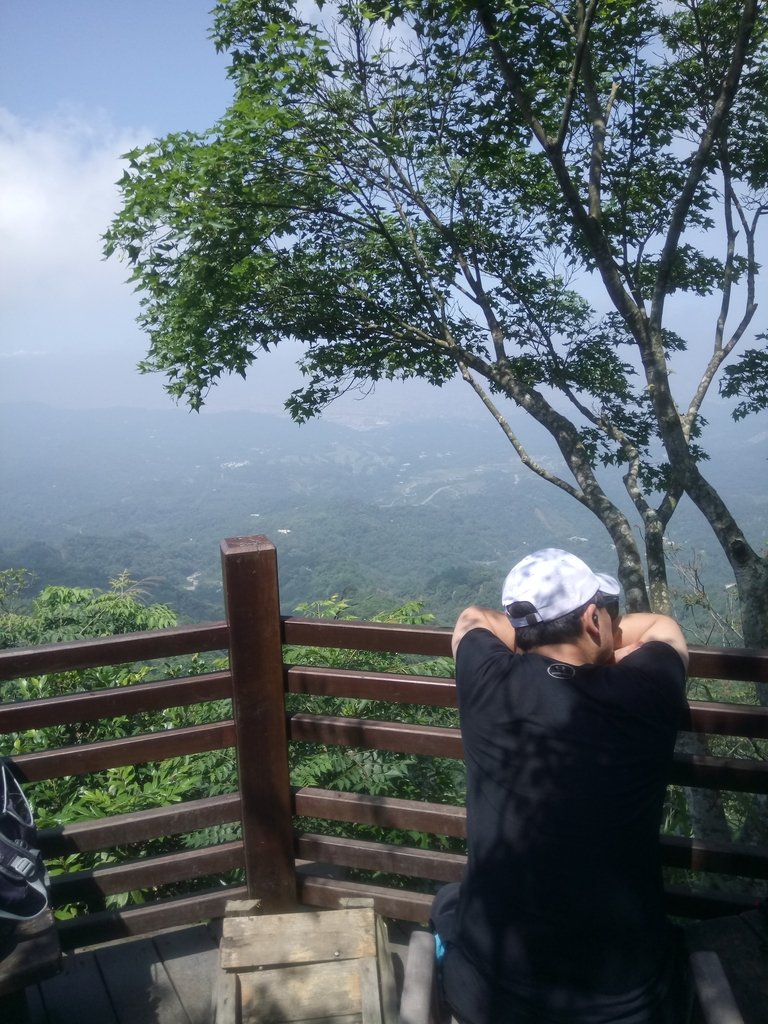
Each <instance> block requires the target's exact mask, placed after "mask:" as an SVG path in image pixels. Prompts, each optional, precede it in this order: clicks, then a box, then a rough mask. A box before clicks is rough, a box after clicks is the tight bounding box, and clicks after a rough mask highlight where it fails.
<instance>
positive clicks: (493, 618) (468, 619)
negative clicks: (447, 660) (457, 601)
mask: <svg viewBox="0 0 768 1024" xmlns="http://www.w3.org/2000/svg"><path fill="white" fill-rule="evenodd" d="M470 629H487V630H490V632H491V633H493V634H494V636H497V637H498V638H499V640H501V642H502V643H504V644H506V645H507V647H509V649H510V650H511V651H514V649H515V627H514V626H513V625H512V623H511V622H510V621H509V619H508V618H507V616H506V614H505V613H504V612H497V611H494V609H492V608H480V607H479V606H477V605H472V606H471V607H470V608H465V609H464V611H463V612H462V613H461V615H460V616H459V617H458V619H457V620H456V625H455V627H454V630H453V637H452V639H451V649H452V651H453V656H454V658H455V657H456V648H457V647H458V646H459V641H460V640H461V638H462V637H463V636H464V634H465V633H468V632H469V631H470Z"/></svg>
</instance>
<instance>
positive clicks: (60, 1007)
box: [0, 921, 415, 1024]
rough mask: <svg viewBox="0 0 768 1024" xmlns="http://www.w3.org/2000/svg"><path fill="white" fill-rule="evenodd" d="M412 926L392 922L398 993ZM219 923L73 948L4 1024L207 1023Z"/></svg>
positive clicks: (4, 1012)
mask: <svg viewBox="0 0 768 1024" xmlns="http://www.w3.org/2000/svg"><path fill="white" fill-rule="evenodd" d="M414 927H415V926H414V925H411V924H409V923H408V922H404V921H394V922H390V923H389V925H388V934H389V941H390V950H391V952H392V963H393V968H394V972H395V979H396V982H397V984H398V988H400V987H401V986H402V979H403V973H404V968H405V960H406V956H407V951H408V940H409V938H410V933H411V931H412V930H413V928H414ZM220 930H221V929H220V922H211V924H209V925H196V926H194V927H191V928H179V929H174V930H171V931H166V932H160V933H157V934H155V935H151V936H144V937H142V938H137V939H127V940H122V941H120V942H115V943H110V944H108V945H104V946H98V947H95V948H93V949H84V950H78V951H76V952H74V953H70V954H67V955H65V956H64V959H63V970H62V972H61V973H60V974H58V975H56V976H55V977H53V978H49V979H47V980H46V981H43V982H40V983H39V984H37V985H31V986H29V987H28V988H27V989H26V993H24V992H21V993H17V994H16V995H15V996H12V997H5V998H4V999H0V1022H2V1024H213V1021H214V1007H215V1004H216V978H217V972H218V958H219V950H218V944H219V934H220Z"/></svg>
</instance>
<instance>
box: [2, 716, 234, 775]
mask: <svg viewBox="0 0 768 1024" xmlns="http://www.w3.org/2000/svg"><path fill="white" fill-rule="evenodd" d="M234 745H235V726H234V723H233V722H213V723H210V724H208V725H192V726H188V727H186V728H182V729H168V730H165V731H162V732H153V733H145V734H144V735H143V736H132V737H130V738H128V739H122V740H109V742H103V743H82V744H80V745H79V746H78V745H75V746H72V747H62V748H59V749H58V750H43V751H40V752H39V753H36V754H19V755H18V757H14V759H13V761H14V764H15V765H16V766H17V767H18V768H19V770H20V771H21V773H22V775H23V776H24V778H25V779H26V780H27V782H38V781H39V780H40V779H53V778H59V777H60V776H62V775H85V774H86V773H88V772H98V771H102V770H103V769H105V768H117V767H119V766H121V765H126V764H143V763H145V762H146V761H162V760H164V759H165V758H169V757H182V756H185V755H187V754H200V753H204V752H206V751H208V750H221V749H223V748H224V747H233V746H234Z"/></svg>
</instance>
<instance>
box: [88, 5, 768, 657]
mask: <svg viewBox="0 0 768 1024" xmlns="http://www.w3.org/2000/svg"><path fill="white" fill-rule="evenodd" d="M760 8H761V4H760V2H759V0H677V2H673V3H666V2H664V3H661V2H655V0H603V2H602V3H598V2H597V0H575V2H574V0H546V2H541V3H511V2H507V3H497V2H475V3H472V2H468V0H450V2H448V3H434V2H432V0H393V2H387V0H368V2H363V0H343V2H338V3H334V4H330V3H329V4H325V3H323V2H322V0H317V2H316V4H315V5H313V4H311V3H308V2H307V3H302V4H293V3H290V2H288V0H270V2H266V3H265V2H263V0H259V2H257V0H220V2H219V3H218V4H217V6H216V8H215V11H214V28H213V37H214V40H215V43H216V45H217V47H219V48H220V49H224V50H227V51H228V52H229V54H230V55H231V75H232V78H233V80H234V83H235V97H234V101H233V103H232V105H231V106H230V108H229V109H228V110H227V111H226V112H225V113H224V114H223V116H222V118H221V119H220V120H219V121H218V122H217V123H216V124H215V125H213V126H212V127H211V129H210V130H209V131H207V132H205V133H202V134H192V133H179V134H173V135H169V136H167V137H166V138H164V139H161V140H157V141H155V142H153V143H151V144H150V145H148V146H147V147H145V148H143V149H139V150H135V151H133V152H132V153H130V154H128V155H127V159H128V167H127V169H126V171H125V173H124V175H123V178H122V179H121V182H120V187H121V189H122V193H123V206H122V210H121V212H120V213H119V214H118V216H117V217H116V219H115V221H114V222H113V224H112V226H111V228H110V230H109V231H108V233H107V235H106V252H107V253H108V254H111V253H114V252H116V251H117V252H119V253H120V254H121V255H122V256H123V257H124V258H126V259H127V260H128V261H129V262H130V264H131V265H132V267H133V272H132V279H133V281H134V282H135V284H136V287H137V288H138V289H139V290H140V292H141V294H142V300H141V301H142V313H141V318H140V321H141V323H142V326H143V327H144V329H145V330H146V331H147V332H148V335H149V338H150V347H149V352H148V356H147V359H146V360H145V362H144V363H143V364H142V367H143V369H145V370H159V371H162V372H163V373H165V374H166V375H167V377H168V385H167V387H168V390H169V392H170V393H171V394H172V395H173V396H175V397H176V398H179V399H184V400H186V401H188V402H189V404H190V405H191V406H192V407H193V408H199V407H200V405H201V404H202V403H203V402H204V400H205V396H206V393H207V391H208V389H209V388H210V387H211V386H212V385H214V384H215V383H216V381H217V380H218V379H219V378H220V377H221V376H222V375H224V374H229V373H237V374H240V375H242V376H245V375H246V373H247V372H248V371H249V370H250V369H251V367H252V364H254V362H255V361H256V359H257V357H258V356H260V355H263V354H264V353H267V352H269V351H270V350H271V349H273V348H275V347H276V346H278V345H280V344H281V343H282V342H283V341H284V340H286V339H293V340H298V341H299V342H301V343H303V346H304V347H303V355H302V357H301V367H302V371H303V373H304V375H305V382H304V386H303V387H301V388H299V389H298V390H296V391H295V392H294V393H293V394H292V395H291V396H290V397H289V398H288V401H287V406H288V408H289V410H290V412H291V414H292V416H293V417H294V418H295V419H296V420H297V421H302V420H305V419H307V418H308V417H311V416H314V415H316V414H318V413H319V412H320V411H321V410H322V409H323V408H324V407H325V406H326V405H327V404H328V403H329V402H330V401H332V400H333V398H334V397H336V396H337V395H338V394H339V393H340V392H341V391H344V390H346V389H348V388H350V387H355V386H370V383H371V382H376V381H378V380H381V379H387V378H408V377H418V378H422V379H424V380H426V381H429V382H430V383H432V384H434V385H438V386H439V385H442V384H444V383H445V382H446V381H448V380H449V379H451V378H453V377H460V378H462V379H463V380H464V381H466V383H467V384H468V386H470V387H471V388H473V389H474V391H475V392H476V393H477V395H478V397H479V400H480V401H481V402H483V403H484V405H485V406H486V408H487V409H488V411H489V412H490V414H491V416H492V417H493V418H494V419H495V421H496V422H497V423H498V425H499V426H500V427H501V429H502V430H503V431H504V433H505V434H506V436H507V437H508V439H509V441H510V442H511V444H512V445H513V447H514V449H515V451H516V452H517V454H518V456H519V457H520V459H521V460H522V461H523V463H524V464H525V465H527V466H529V467H530V468H531V469H532V470H534V471H535V472H537V473H538V474H539V475H540V476H542V477H543V478H545V479H547V480H549V481H550V482H552V483H553V484H554V485H556V486H558V487H559V488H561V489H562V490H564V491H566V492H567V493H569V494H571V495H572V496H573V497H574V498H575V499H576V500H577V501H579V502H581V503H582V504H583V505H585V506H586V507H587V508H589V509H590V510H591V511H592V512H593V513H594V514H595V515H596V516H598V517H599V519H600V520H601V522H602V523H603V524H604V526H605V527H606V529H607V530H608V532H609V534H610V536H611V539H612V540H613V543H614V544H615V545H616V548H617V553H618V560H619V574H620V576H621V579H622V583H623V585H624V588H625V592H626V594H627V599H628V605H629V607H630V608H642V607H648V606H649V604H652V605H653V606H655V607H657V608H661V609H665V608H667V607H668V588H667V585H666V571H665V560H664V549H663V540H664V532H665V529H666V526H667V524H668V522H669V519H670V517H671V516H672V514H673V512H674V509H675V507H676V505H677V503H678V501H679V499H680V497H681V496H682V494H683V493H684V492H687V493H688V494H689V495H690V497H691V498H692V499H693V501H694V502H695V503H696V504H697V506H698V507H699V508H700V509H701V511H702V512H703V514H704V515H705V516H706V518H707V520H708V521H709V523H710V525H711V526H712V529H713V530H714V532H715V535H716V537H717V539H718V542H719V543H720V544H721V546H722V548H723V550H724V552H725V554H726V556H727V557H728V560H729V562H730V564H731V566H732V568H733V570H734V573H735V576H736V581H737V584H738V587H739V594H740V598H741V605H742V616H743V620H744V630H745V637H746V639H747V642H748V643H750V644H754V645H768V596H767V595H768V562H767V561H766V558H765V556H764V555H762V554H761V553H760V552H758V551H756V550H754V548H753V547H752V545H751V544H750V543H749V541H748V540H747V538H746V537H745V536H744V534H743V531H742V530H741V529H740V528H739V525H738V523H737V522H736V521H735V519H734V517H733V516H732V515H731V513H730V511H729V510H728V508H727V506H726V504H725V502H724V501H723V499H722V497H721V496H720V495H719V494H718V493H717V492H716V491H715V490H714V488H713V487H712V486H711V485H710V484H709V483H708V481H707V479H706V477H705V476H704V474H703V473H702V468H701V463H702V460H703V459H704V458H705V453H704V451H703V449H702V447H701V444H700V438H701V432H702V428H703V427H704V425H705V420H704V419H703V417H702V406H703V403H704V400H705V398H706V397H707V395H708V394H709V393H710V392H711V391H712V390H713V388H716V387H717V382H718V381H719V382H720V387H721V390H722V392H723V394H724V395H726V396H733V397H737V398H739V399H740V401H739V403H738V404H737V405H736V414H737V415H738V416H744V415H747V414H750V413H753V412H755V411H759V410H760V409H763V408H764V407H765V405H766V399H767V398H768V386H767V385H766V368H767V367H766V364H767V362H768V355H766V349H765V341H766V333H765V331H763V332H762V333H759V330H760V327H761V326H763V327H764V322H763V324H762V325H761V324H756V323H755V315H756V310H757V301H756V293H757V281H758V274H759V266H758V262H757V257H756V245H757V241H758V231H759V229H760V227H761V225H762V219H763V217H764V215H765V213H766V212H768V143H767V142H766V140H767V139H768V64H767V63H766V55H767V53H768V43H767V42H766V22H765V19H764V18H762V19H761V17H760V15H761V13H762V12H761V10H760ZM686 295H687V296H694V297H701V298H702V306H703V307H704V297H707V296H709V297H712V298H714V299H715V300H716V302H715V306H716V307H718V308H716V311H715V313H714V316H713V322H712V324H711V325H710V327H709V337H706V335H705V333H704V331H703V330H702V327H701V323H700V321H699V318H698V317H696V318H695V320H694V321H692V323H691V330H690V332H688V334H687V335H686V336H684V335H683V334H682V333H681V332H680V331H679V330H678V331H677V332H675V331H673V330H672V329H670V327H669V326H668V323H669V321H668V315H667V314H668V308H669V301H668V300H669V299H670V297H676V298H679V297H680V296H686ZM686 350H687V356H686V358H687V359H688V362H687V363H686V365H687V366H688V365H690V364H691V361H692V360H694V361H697V367H698V368H697V369H696V371H695V374H694V375H693V377H691V375H690V373H687V374H686V378H685V380H681V379H680V377H677V378H675V381H674V383H675V388H676V391H674V392H673V379H672V377H671V374H670V366H671V365H673V364H674V361H675V359H676V358H679V357H680V356H681V355H682V354H683V353H684V352H686ZM510 402H511V403H514V405H516V406H518V407H519V408H522V409H523V410H525V411H526V412H527V413H528V414H529V415H530V416H531V417H533V418H534V419H535V420H536V421H537V422H538V423H539V424H540V425H541V426H542V427H543V428H544V429H545V430H546V431H548V432H549V434H550V435H551V437H552V438H553V439H554V441H555V443H556V444H557V447H558V449H559V451H560V453H561V455H562V458H563V461H564V463H565V466H566V471H564V472H563V473H557V472H555V471H554V470H553V469H551V468H550V467H548V466H545V465H543V464H540V463H537V462H536V460H535V459H534V458H533V457H532V456H531V454H530V453H529V451H527V450H526V448H525V446H524V445H523V443H522V442H521V440H520V439H519V438H518V437H517V435H516V434H515V432H514V430H513V428H512V426H511V424H510V420H509V417H508V413H507V412H505V409H507V408H508V403H510ZM605 469H608V470H609V471H612V472H615V473H619V474H621V476H622V479H623V481H624V486H625V488H626V491H627V494H628V495H629V497H630V499H631V501H632V504H633V506H634V508H635V510H636V512H637V514H638V515H639V516H640V519H641V522H642V531H643V543H644V549H645V550H644V554H645V568H644V565H643V559H642V558H641V555H640V551H639V549H638V544H637V540H636V537H635V534H634V532H633V528H632V524H631V522H630V520H629V518H628V516H627V514H626V513H625V512H624V511H622V509H621V508H620V507H619V506H618V505H617V504H616V503H615V502H614V501H613V500H611V498H610V497H609V496H608V494H607V493H606V489H605V485H604V482H603V481H604V470H605ZM609 476H610V473H609ZM646 572H647V577H646Z"/></svg>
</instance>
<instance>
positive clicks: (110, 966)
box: [95, 939, 210, 1024]
mask: <svg viewBox="0 0 768 1024" xmlns="http://www.w3.org/2000/svg"><path fill="white" fill-rule="evenodd" d="M95 956H96V962H97V964H98V966H99V970H100V971H101V973H102V975H103V977H104V982H105V984H106V986H107V989H108V991H109V994H110V998H111V999H112V1003H113V1005H114V1008H115V1014H116V1016H117V1019H118V1022H119V1024H189V1022H188V1019H187V1014H186V1012H185V1010H184V1007H183V1006H182V1004H181V1000H180V999H179V997H178V996H177V994H176V991H175V989H174V987H173V984H172V982H171V979H170V978H169V976H168V972H167V971H166V970H165V967H164V965H163V964H162V963H158V962H157V951H156V949H155V946H154V943H153V942H152V940H151V939H137V940H135V941H133V942H120V943H117V944H116V945H114V946H104V947H102V948H101V949H97V950H95ZM207 1005H208V1009H209V1012H210V995H209V998H208V1004H207Z"/></svg>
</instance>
